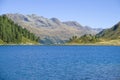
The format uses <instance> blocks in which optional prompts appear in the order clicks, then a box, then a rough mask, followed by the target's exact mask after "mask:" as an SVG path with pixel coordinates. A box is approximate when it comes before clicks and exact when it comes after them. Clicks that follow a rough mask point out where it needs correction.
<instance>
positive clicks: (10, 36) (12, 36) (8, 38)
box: [0, 15, 39, 44]
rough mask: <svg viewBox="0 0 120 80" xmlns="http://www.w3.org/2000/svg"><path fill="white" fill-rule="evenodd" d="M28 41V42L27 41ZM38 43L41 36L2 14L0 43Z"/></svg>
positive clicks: (0, 19) (0, 18)
mask: <svg viewBox="0 0 120 80" xmlns="http://www.w3.org/2000/svg"><path fill="white" fill-rule="evenodd" d="M27 41H28V42H27ZM29 42H30V43H32V42H33V43H35V42H36V43H38V42H39V38H38V37H36V36H35V35H34V34H33V33H30V32H29V31H28V30H27V29H25V28H22V27H21V26H19V25H18V24H15V23H14V22H13V21H12V20H10V19H8V18H7V16H5V15H2V16H0V44H22V43H27V44H28V43H29Z"/></svg>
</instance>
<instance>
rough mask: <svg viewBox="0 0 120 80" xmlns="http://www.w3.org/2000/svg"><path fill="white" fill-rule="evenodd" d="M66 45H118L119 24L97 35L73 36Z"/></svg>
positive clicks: (119, 35) (119, 36)
mask: <svg viewBox="0 0 120 80" xmlns="http://www.w3.org/2000/svg"><path fill="white" fill-rule="evenodd" d="M67 44H68V45H120V22H119V23H117V24H116V25H114V26H113V27H112V28H109V29H105V30H103V31H101V32H100V33H99V34H97V35H95V36H92V35H83V36H82V37H77V36H73V37H72V38H70V40H69V41H68V42H67Z"/></svg>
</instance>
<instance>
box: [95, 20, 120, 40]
mask: <svg viewBox="0 0 120 80" xmlns="http://www.w3.org/2000/svg"><path fill="white" fill-rule="evenodd" d="M97 36H99V37H100V38H104V39H119V38H120V22H119V23H117V24H116V25H114V26H113V27H112V28H109V29H105V30H103V31H101V32H100V33H99V34H97Z"/></svg>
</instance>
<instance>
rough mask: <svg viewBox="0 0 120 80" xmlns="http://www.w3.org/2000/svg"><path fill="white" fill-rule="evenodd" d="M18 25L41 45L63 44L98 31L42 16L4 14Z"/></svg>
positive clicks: (75, 23)
mask: <svg viewBox="0 0 120 80" xmlns="http://www.w3.org/2000/svg"><path fill="white" fill-rule="evenodd" d="M5 15H6V16H7V17H8V18H10V19H11V20H13V21H14V22H15V23H17V24H18V25H20V26H22V27H23V28H26V29H27V30H29V31H30V32H32V33H34V34H35V35H36V36H38V37H40V39H41V42H42V43H46V44H51V43H52V44H59V43H64V42H66V41H67V40H69V38H70V37H71V36H82V35H84V34H92V35H95V34H97V33H98V32H100V31H101V30H102V29H100V30H96V29H93V28H88V27H87V28H86V27H84V26H82V25H80V24H79V23H78V22H75V21H72V22H70V21H67V22H62V21H60V20H59V19H57V18H50V19H48V18H45V17H43V16H37V15H35V14H32V15H23V14H5Z"/></svg>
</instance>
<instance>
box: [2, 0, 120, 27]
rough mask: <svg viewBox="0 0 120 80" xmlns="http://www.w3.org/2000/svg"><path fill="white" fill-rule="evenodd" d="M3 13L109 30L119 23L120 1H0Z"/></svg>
mask: <svg viewBox="0 0 120 80" xmlns="http://www.w3.org/2000/svg"><path fill="white" fill-rule="evenodd" d="M5 13H21V14H37V15H39V16H44V17H47V18H52V17H56V18H59V19H60V20H62V21H77V22H79V23H80V24H81V25H83V26H86V25H87V26H90V27H94V28H109V27H112V26H113V25H114V24H116V23H117V22H119V21H120V0H0V14H5Z"/></svg>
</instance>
